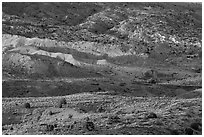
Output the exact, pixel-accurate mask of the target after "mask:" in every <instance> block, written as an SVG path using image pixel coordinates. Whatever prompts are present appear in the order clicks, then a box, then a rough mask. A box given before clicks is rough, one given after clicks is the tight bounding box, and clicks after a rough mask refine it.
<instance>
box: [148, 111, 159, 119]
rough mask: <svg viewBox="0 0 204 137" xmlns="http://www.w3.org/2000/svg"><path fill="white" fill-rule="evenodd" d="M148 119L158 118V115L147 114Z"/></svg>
mask: <svg viewBox="0 0 204 137" xmlns="http://www.w3.org/2000/svg"><path fill="white" fill-rule="evenodd" d="M146 118H157V115H156V114H155V113H153V112H151V113H149V114H146Z"/></svg>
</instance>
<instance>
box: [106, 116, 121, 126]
mask: <svg viewBox="0 0 204 137" xmlns="http://www.w3.org/2000/svg"><path fill="white" fill-rule="evenodd" d="M118 122H120V118H119V117H118V116H117V115H111V116H109V117H108V124H113V123H118Z"/></svg>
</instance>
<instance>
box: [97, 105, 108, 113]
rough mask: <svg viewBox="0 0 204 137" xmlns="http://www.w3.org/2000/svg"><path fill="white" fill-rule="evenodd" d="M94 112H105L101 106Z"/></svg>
mask: <svg viewBox="0 0 204 137" xmlns="http://www.w3.org/2000/svg"><path fill="white" fill-rule="evenodd" d="M96 111H97V112H99V113H102V112H105V111H106V110H105V109H104V108H103V106H99V107H98V108H97V110H96Z"/></svg>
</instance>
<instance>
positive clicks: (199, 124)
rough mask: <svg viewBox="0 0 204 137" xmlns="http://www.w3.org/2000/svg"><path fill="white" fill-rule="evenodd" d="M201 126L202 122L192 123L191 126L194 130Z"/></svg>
mask: <svg viewBox="0 0 204 137" xmlns="http://www.w3.org/2000/svg"><path fill="white" fill-rule="evenodd" d="M199 127H201V123H192V124H191V128H192V129H194V130H199Z"/></svg>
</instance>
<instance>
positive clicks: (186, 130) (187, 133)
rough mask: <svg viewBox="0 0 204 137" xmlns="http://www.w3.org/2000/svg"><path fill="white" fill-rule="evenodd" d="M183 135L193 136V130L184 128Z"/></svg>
mask: <svg viewBox="0 0 204 137" xmlns="http://www.w3.org/2000/svg"><path fill="white" fill-rule="evenodd" d="M185 134H186V135H193V130H192V129H191V128H186V129H185Z"/></svg>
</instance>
